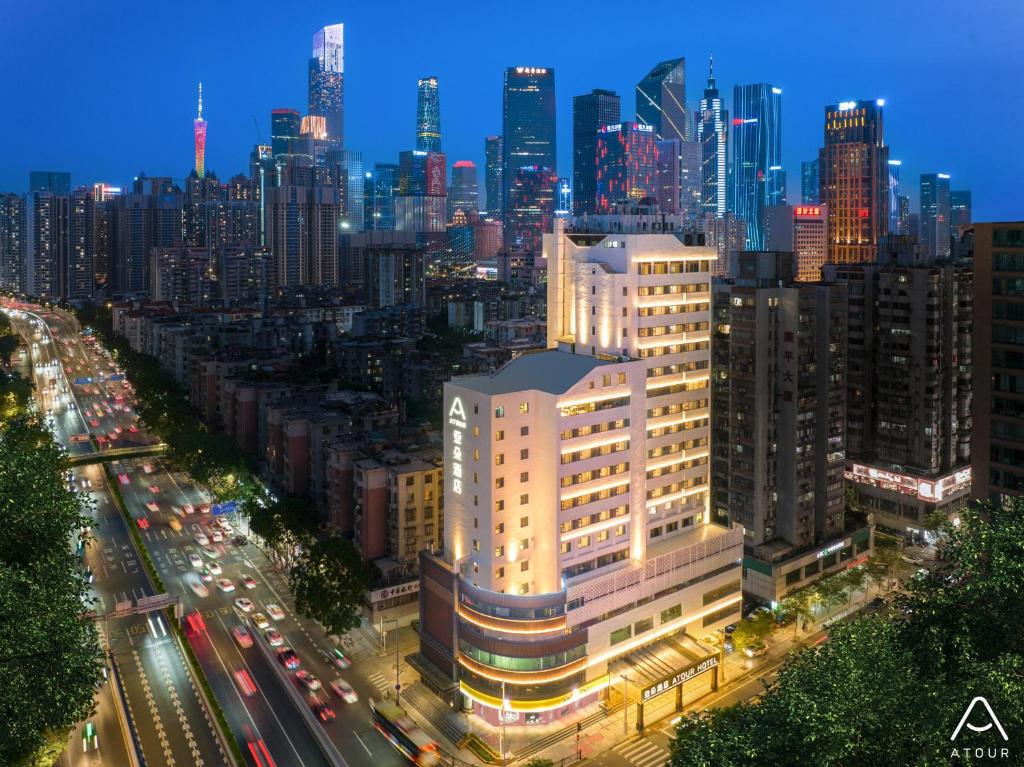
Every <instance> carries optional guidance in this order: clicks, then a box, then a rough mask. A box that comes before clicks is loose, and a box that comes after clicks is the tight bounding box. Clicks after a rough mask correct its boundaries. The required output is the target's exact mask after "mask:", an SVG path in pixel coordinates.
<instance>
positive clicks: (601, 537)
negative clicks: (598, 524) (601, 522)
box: [597, 530, 608, 543]
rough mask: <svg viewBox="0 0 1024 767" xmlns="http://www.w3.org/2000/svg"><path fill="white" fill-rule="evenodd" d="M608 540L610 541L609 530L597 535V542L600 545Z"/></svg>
mask: <svg viewBox="0 0 1024 767" xmlns="http://www.w3.org/2000/svg"><path fill="white" fill-rule="evenodd" d="M607 540H608V531H607V530H602V531H601V532H599V533H598V534H597V542H598V543H604V542H605V541H607Z"/></svg>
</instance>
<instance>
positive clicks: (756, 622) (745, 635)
mask: <svg viewBox="0 0 1024 767" xmlns="http://www.w3.org/2000/svg"><path fill="white" fill-rule="evenodd" d="M773 628H775V614H774V613H765V612H762V613H758V614H757V615H755V616H754V618H753V619H750V618H747V619H745V620H742V621H740V622H739V624H738V625H737V626H736V630H735V631H733V632H732V643H733V647H735V648H736V649H737V650H745V649H746V648H748V647H755V646H756V645H759V644H761V643H762V642H764V640H765V637H767V636H768V635H769V634H770V633H772V629H773Z"/></svg>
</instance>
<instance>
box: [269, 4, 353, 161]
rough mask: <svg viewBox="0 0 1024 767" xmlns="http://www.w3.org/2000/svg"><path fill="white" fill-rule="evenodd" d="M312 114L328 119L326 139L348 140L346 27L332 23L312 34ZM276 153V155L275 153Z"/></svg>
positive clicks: (310, 112) (310, 107) (310, 74)
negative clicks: (346, 132) (346, 120)
mask: <svg viewBox="0 0 1024 767" xmlns="http://www.w3.org/2000/svg"><path fill="white" fill-rule="evenodd" d="M309 114H311V115H321V116H323V117H326V118H327V137H328V138H329V139H331V140H333V141H336V142H338V146H339V147H340V146H342V145H343V144H344V140H345V25H344V24H331V25H330V26H327V27H323V28H322V29H318V30H317V31H316V33H315V34H314V35H313V56H312V58H311V59H310V60H309ZM275 154H276V152H275Z"/></svg>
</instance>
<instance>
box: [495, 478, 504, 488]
mask: <svg viewBox="0 0 1024 767" xmlns="http://www.w3.org/2000/svg"><path fill="white" fill-rule="evenodd" d="M503 487H505V478H504V477H498V478H497V479H496V480H494V489H495V490H501V488H503Z"/></svg>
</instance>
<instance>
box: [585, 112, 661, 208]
mask: <svg viewBox="0 0 1024 767" xmlns="http://www.w3.org/2000/svg"><path fill="white" fill-rule="evenodd" d="M596 149H597V161H596V162H597V167H596V168H595V175H594V180H595V182H596V187H597V188H596V192H597V198H596V204H595V206H594V207H595V210H596V211H597V212H598V213H610V212H611V210H612V208H613V207H614V206H616V205H617V204H618V203H622V202H638V201H639V200H642V199H643V198H644V197H656V196H657V194H658V148H657V145H656V142H655V140H654V129H653V127H652V126H650V125H645V124H643V123H633V122H628V123H619V124H617V125H605V126H603V127H602V128H601V129H600V130H599V131H598V135H597V147H596Z"/></svg>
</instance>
